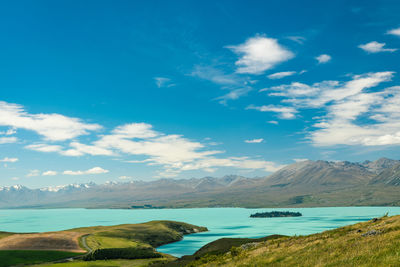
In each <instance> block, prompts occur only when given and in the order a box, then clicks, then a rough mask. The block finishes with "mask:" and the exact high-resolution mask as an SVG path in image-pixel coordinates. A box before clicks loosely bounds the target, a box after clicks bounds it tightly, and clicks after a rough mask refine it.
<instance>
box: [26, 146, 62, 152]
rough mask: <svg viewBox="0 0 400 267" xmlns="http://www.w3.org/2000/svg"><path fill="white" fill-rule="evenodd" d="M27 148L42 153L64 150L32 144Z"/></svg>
mask: <svg viewBox="0 0 400 267" xmlns="http://www.w3.org/2000/svg"><path fill="white" fill-rule="evenodd" d="M25 148H27V149H30V150H35V151H40V152H60V151H61V150H62V146H59V145H48V144H32V145H27V146H25Z"/></svg>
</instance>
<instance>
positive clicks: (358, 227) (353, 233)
mask: <svg viewBox="0 0 400 267" xmlns="http://www.w3.org/2000/svg"><path fill="white" fill-rule="evenodd" d="M371 233H375V234H371ZM399 264H400V216H393V217H382V218H380V219H378V220H371V221H368V222H364V223H358V224H355V225H350V226H346V227H342V228H338V229H335V230H330V231H325V232H322V233H319V234H313V235H308V236H293V237H281V238H277V239H273V240H268V241H263V242H259V243H258V244H256V245H255V246H253V247H250V248H241V247H238V248H234V249H231V251H230V252H228V253H224V254H221V255H209V254H207V255H205V256H203V257H200V258H198V259H196V260H195V261H193V262H191V263H190V264H189V265H188V266H196V267H197V266H232V267H233V266H235V267H236V266H400V265H399Z"/></svg>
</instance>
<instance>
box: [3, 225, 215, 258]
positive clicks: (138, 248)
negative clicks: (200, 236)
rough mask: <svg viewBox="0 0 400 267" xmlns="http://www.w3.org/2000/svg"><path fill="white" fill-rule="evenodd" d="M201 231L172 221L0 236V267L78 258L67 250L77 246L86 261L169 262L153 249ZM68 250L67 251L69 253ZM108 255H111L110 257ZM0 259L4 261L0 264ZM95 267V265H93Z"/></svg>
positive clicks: (200, 228)
mask: <svg viewBox="0 0 400 267" xmlns="http://www.w3.org/2000/svg"><path fill="white" fill-rule="evenodd" d="M202 231H207V228H205V227H199V226H195V225H191V224H187V223H181V222H173V221H151V222H147V223H141V224H123V225H115V226H95V227H83V228H76V229H71V230H66V231H59V232H48V233H35V234H14V233H5V232H2V233H1V234H0V262H3V265H0V266H11V265H15V264H22V263H25V264H32V263H40V262H49V261H54V260H59V259H63V258H67V257H72V256H77V255H82V253H81V254H77V253H72V251H76V248H75V247H73V246H72V247H71V246H70V245H71V244H72V245H76V246H78V248H79V245H80V247H81V248H79V249H80V250H81V251H84V250H83V249H85V250H88V251H89V252H91V253H90V254H88V255H87V256H85V257H87V258H88V259H98V258H104V256H106V258H108V259H110V258H113V257H114V256H115V257H117V258H119V257H120V258H129V259H136V258H142V257H141V256H142V255H145V257H143V258H157V257H161V258H164V259H163V260H165V259H171V257H168V256H166V255H163V254H161V253H158V252H156V251H155V250H154V248H156V247H158V246H161V245H164V244H167V243H171V242H175V241H178V240H181V239H182V238H183V235H185V234H190V233H196V232H202ZM49 244H50V245H49ZM32 248H33V250H32ZM68 248H71V249H70V251H68ZM110 252H112V253H111V254H112V255H111V256H110ZM21 255H22V256H21ZM118 255H120V256H118ZM89 256H90V257H89ZM94 256H95V257H94ZM1 257H3V258H4V259H7V261H5V260H4V261H3V260H2V259H3V258H1ZM151 261H152V260H149V261H148V262H151ZM112 262H114V261H112ZM112 262H111V263H112ZM97 263H98V261H96V263H95V265H96V264H97ZM68 264H72V263H68ZM74 264H75V263H74ZM76 264H78V265H77V266H86V265H85V263H84V262H82V261H80V263H79V262H77V263H76ZM79 264H81V265H79ZM88 264H89V265H87V266H93V264H94V263H93V262H92V263H88ZM90 264H91V265H90ZM61 266H62V265H61ZM68 266H70V265H68ZM99 266H101V265H99ZM107 266H118V265H107ZM132 266H135V265H132Z"/></svg>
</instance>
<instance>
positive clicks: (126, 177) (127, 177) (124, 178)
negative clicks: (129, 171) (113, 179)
mask: <svg viewBox="0 0 400 267" xmlns="http://www.w3.org/2000/svg"><path fill="white" fill-rule="evenodd" d="M131 178H132V177H130V176H126V175H122V176H120V177H118V179H120V180H129V179H131Z"/></svg>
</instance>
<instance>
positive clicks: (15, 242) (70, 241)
mask: <svg viewBox="0 0 400 267" xmlns="http://www.w3.org/2000/svg"><path fill="white" fill-rule="evenodd" d="M80 236H82V233H78V232H48V233H34V234H13V235H9V236H6V237H4V238H1V239H0V250H59V251H70V252H85V250H83V249H82V248H81V247H80V246H79V242H78V240H79V237H80Z"/></svg>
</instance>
